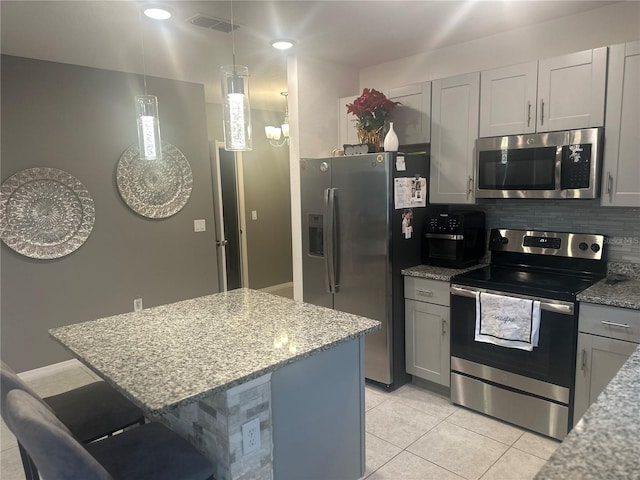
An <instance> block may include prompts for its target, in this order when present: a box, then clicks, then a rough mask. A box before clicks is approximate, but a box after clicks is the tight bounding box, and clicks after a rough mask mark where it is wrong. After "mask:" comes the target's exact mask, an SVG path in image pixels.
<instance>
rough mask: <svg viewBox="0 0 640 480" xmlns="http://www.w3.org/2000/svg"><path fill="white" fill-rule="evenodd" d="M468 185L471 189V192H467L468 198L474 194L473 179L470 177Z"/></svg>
mask: <svg viewBox="0 0 640 480" xmlns="http://www.w3.org/2000/svg"><path fill="white" fill-rule="evenodd" d="M467 183H468V187H469V190H468V191H467V196H468V195H471V194H472V193H473V178H471V177H469V180H468V181H467Z"/></svg>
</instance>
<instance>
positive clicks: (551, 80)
mask: <svg viewBox="0 0 640 480" xmlns="http://www.w3.org/2000/svg"><path fill="white" fill-rule="evenodd" d="M606 75H607V47H602V48H596V49H595V50H585V51H583V52H576V53H571V54H569V55H563V56H560V57H554V58H549V59H546V60H540V62H539V63H538V115H537V127H536V129H537V131H538V132H550V131H554V130H570V129H576V128H588V127H601V126H603V125H604V98H605V85H606Z"/></svg>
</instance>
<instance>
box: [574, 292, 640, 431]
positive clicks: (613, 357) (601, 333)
mask: <svg viewBox="0 0 640 480" xmlns="http://www.w3.org/2000/svg"><path fill="white" fill-rule="evenodd" d="M578 330H579V333H578V350H577V359H576V390H575V404H574V410H573V423H574V425H575V424H576V423H577V422H578V421H579V420H580V418H582V416H583V415H584V413H585V412H586V411H587V409H588V408H589V406H590V405H591V404H592V403H593V402H594V401H595V400H596V398H597V396H598V395H599V394H600V392H602V391H603V390H604V388H605V387H606V386H607V385H608V384H609V382H610V381H611V379H612V378H613V377H614V376H615V375H616V373H617V372H618V370H619V369H620V367H622V365H623V364H624V362H625V361H626V360H627V358H629V356H631V354H632V353H633V352H634V351H635V349H636V348H637V347H638V343H640V311H638V310H631V309H625V308H617V307H608V306H603V305H594V304H589V303H581V304H580V317H579V320H578Z"/></svg>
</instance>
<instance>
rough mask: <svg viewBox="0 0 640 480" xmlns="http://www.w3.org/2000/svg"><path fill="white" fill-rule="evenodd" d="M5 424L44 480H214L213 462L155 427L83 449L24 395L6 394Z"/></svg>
mask: <svg viewBox="0 0 640 480" xmlns="http://www.w3.org/2000/svg"><path fill="white" fill-rule="evenodd" d="M6 422H7V425H8V426H9V428H10V429H11V431H12V432H13V434H14V435H15V436H16V438H17V439H18V441H19V442H20V443H21V444H22V445H23V446H24V448H25V449H26V451H27V452H28V453H29V455H30V457H31V458H32V459H33V461H34V462H35V464H36V466H37V467H38V470H39V471H40V472H42V475H43V476H44V478H46V479H48V480H56V479H65V480H114V479H122V480H210V479H213V465H212V464H211V462H209V460H207V459H206V458H205V457H204V456H202V455H201V454H200V453H198V452H197V451H196V449H195V448H193V447H192V446H191V445H190V444H189V443H188V442H187V441H186V440H184V439H182V438H181V437H180V436H179V435H177V434H176V433H174V432H172V431H171V430H169V429H168V428H166V427H164V426H162V425H160V424H159V423H147V424H145V425H142V426H141V427H138V428H134V429H131V430H125V431H124V432H122V433H119V434H117V435H114V436H111V437H107V438H105V439H102V440H99V441H97V442H94V443H89V444H84V445H83V444H81V443H80V442H78V441H77V440H76V439H75V438H74V437H73V435H72V434H71V432H70V431H69V429H67V428H66V427H65V426H64V424H63V423H62V422H60V420H58V419H57V418H56V417H55V415H53V413H51V411H50V410H49V409H48V408H47V407H46V406H45V405H43V404H42V402H40V401H39V400H38V399H36V398H34V397H33V396H31V395H30V394H29V393H27V392H25V391H23V390H12V391H10V392H9V393H8V394H7V400H6Z"/></svg>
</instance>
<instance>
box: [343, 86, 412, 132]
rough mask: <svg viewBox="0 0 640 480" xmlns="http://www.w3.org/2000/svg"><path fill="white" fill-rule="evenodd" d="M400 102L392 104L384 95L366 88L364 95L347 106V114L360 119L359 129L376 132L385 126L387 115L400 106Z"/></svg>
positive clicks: (358, 121)
mask: <svg viewBox="0 0 640 480" xmlns="http://www.w3.org/2000/svg"><path fill="white" fill-rule="evenodd" d="M399 104H400V102H392V101H391V100H389V99H388V98H387V97H386V96H385V94H384V93H382V92H379V91H378V90H376V89H374V88H365V89H364V90H362V95H360V96H359V97H358V98H356V99H355V100H354V101H353V103H349V104H347V113H351V114H353V115H355V116H356V117H358V119H357V120H356V122H357V123H358V127H359V128H361V129H362V130H366V131H376V130H379V129H381V128H382V127H383V126H384V121H385V119H386V118H387V114H388V113H389V112H390V111H391V110H393V109H394V108H395V106H396V105H399Z"/></svg>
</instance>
